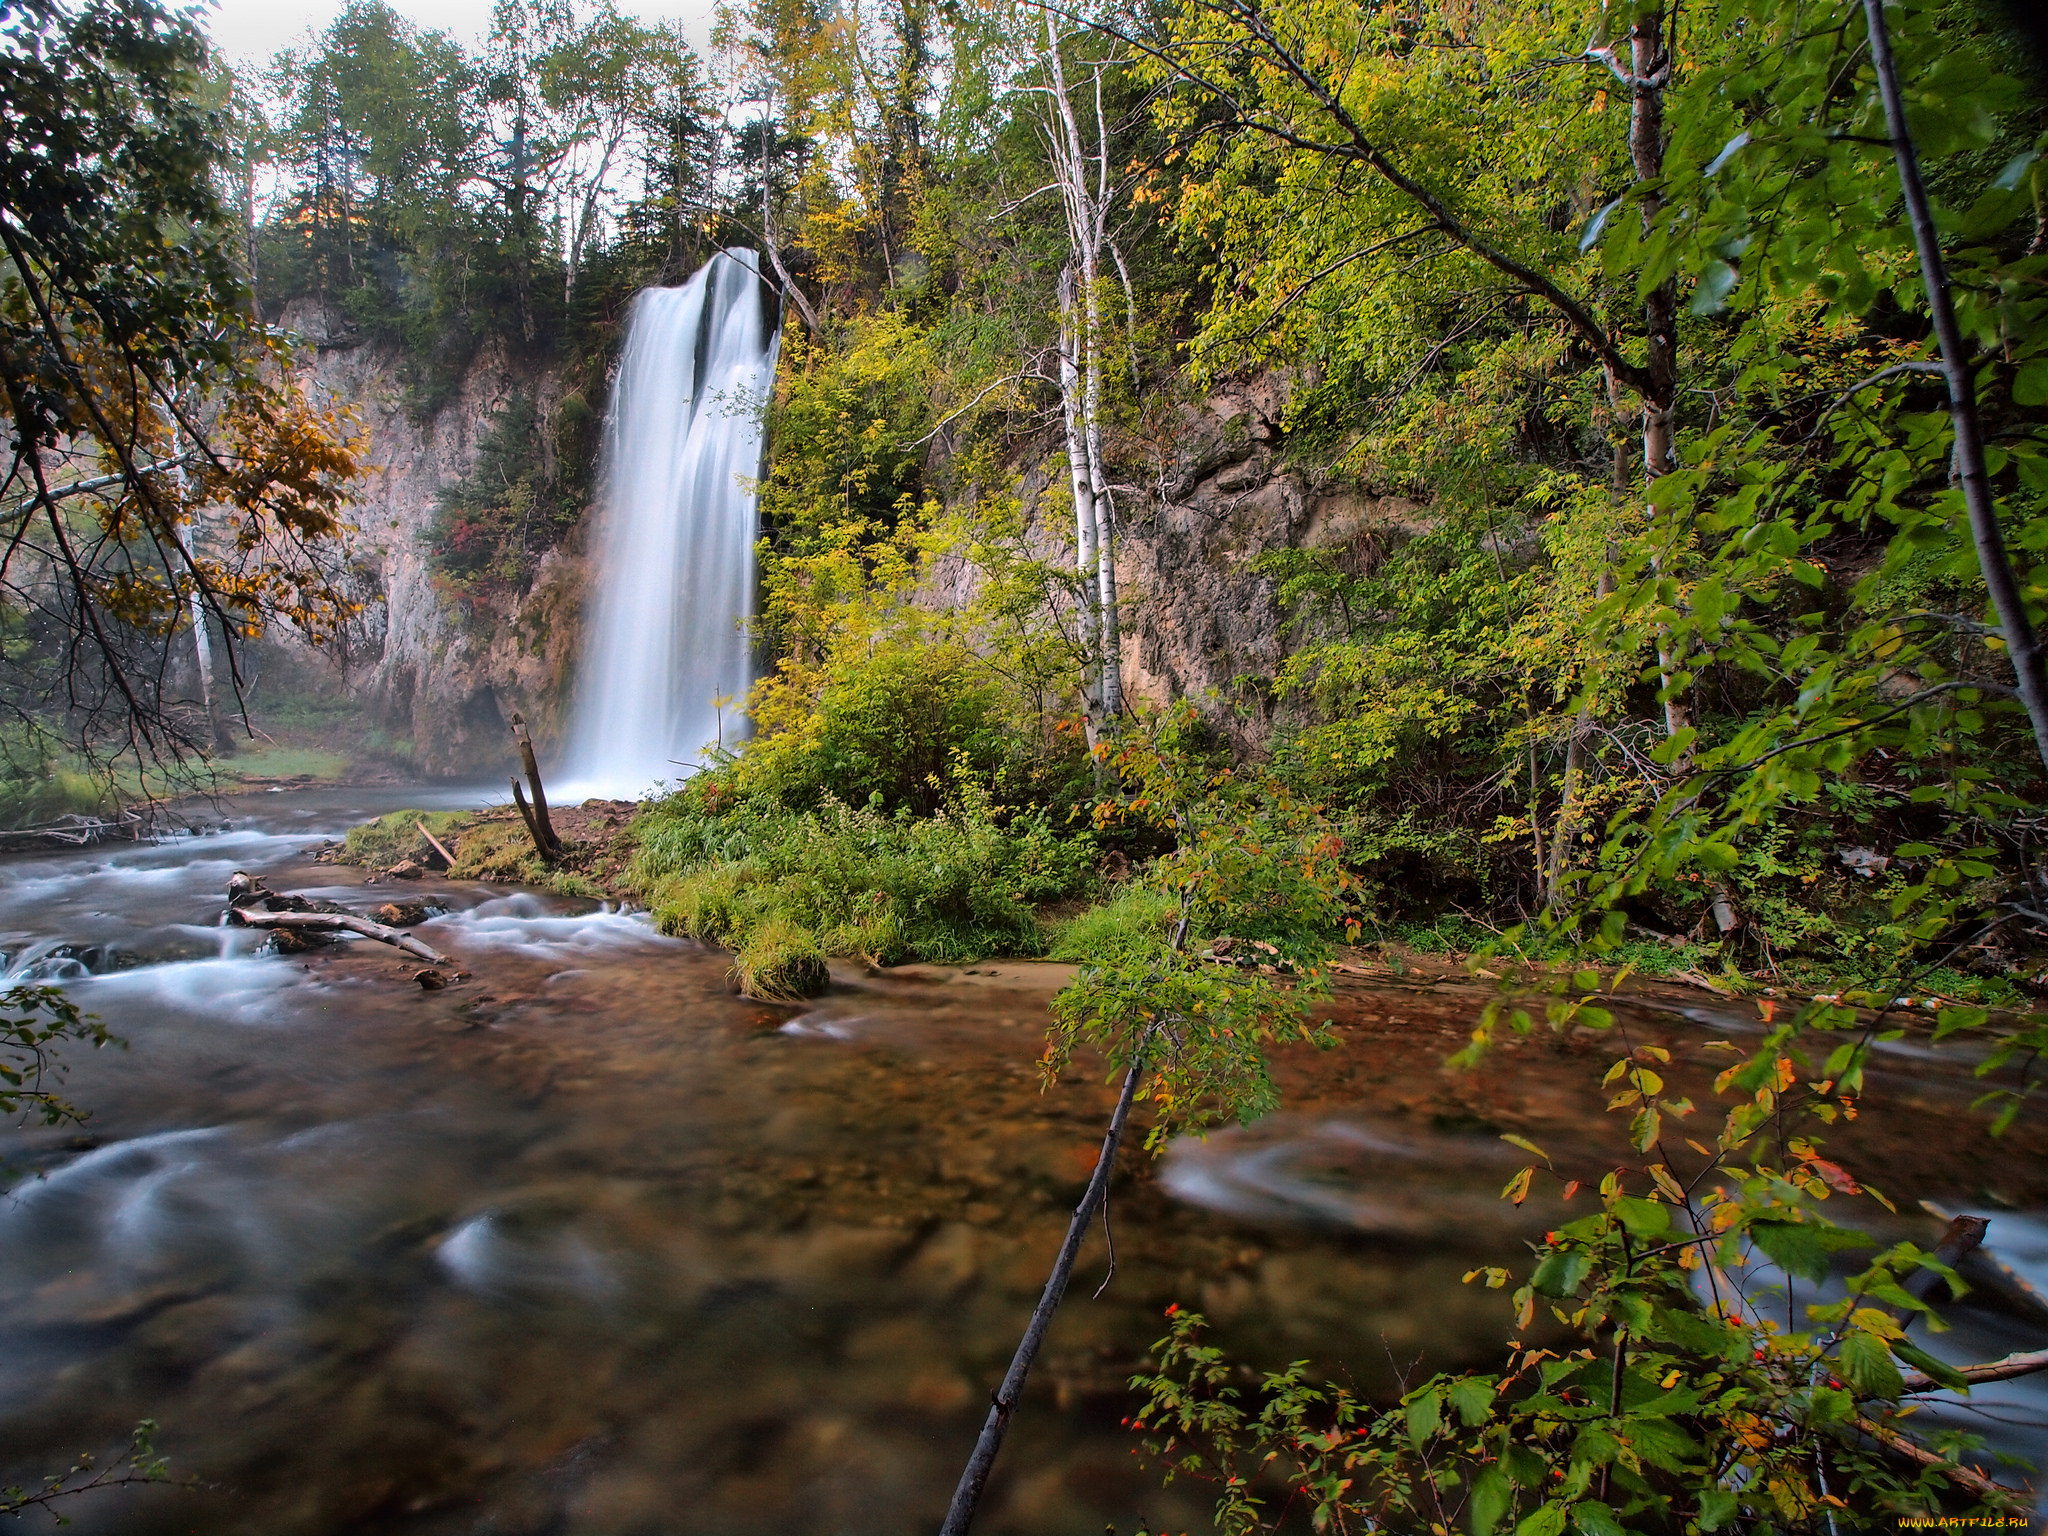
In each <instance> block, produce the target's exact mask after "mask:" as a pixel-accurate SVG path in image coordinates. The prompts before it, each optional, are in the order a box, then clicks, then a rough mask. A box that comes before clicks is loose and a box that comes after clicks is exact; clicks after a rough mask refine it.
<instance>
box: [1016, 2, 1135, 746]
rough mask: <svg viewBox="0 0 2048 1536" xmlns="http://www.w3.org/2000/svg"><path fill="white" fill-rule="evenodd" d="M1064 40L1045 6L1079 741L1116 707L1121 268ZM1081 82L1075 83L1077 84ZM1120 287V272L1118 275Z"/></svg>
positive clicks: (1113, 189)
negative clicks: (1112, 369) (1107, 420)
mask: <svg viewBox="0 0 2048 1536" xmlns="http://www.w3.org/2000/svg"><path fill="white" fill-rule="evenodd" d="M1064 41H1065V39H1064V36H1063V35H1062V32H1061V29H1060V26H1059V24H1058V21H1057V19H1056V18H1055V16H1054V13H1053V12H1051V11H1047V12H1046V13H1045V52H1044V55H1043V66H1044V72H1045V80H1046V83H1045V84H1043V85H1041V86H1039V87H1036V89H1037V91H1038V92H1039V93H1040V94H1041V95H1042V96H1043V97H1044V99H1045V101H1046V104H1047V109H1048V110H1047V113H1046V122H1045V124H1044V135H1045V146H1046V151H1047V157H1048V159H1049V161H1050V163H1051V167H1052V173H1053V181H1052V186H1053V187H1054V188H1056V189H1057V190H1058V192H1059V196H1060V206H1061V210H1062V212H1063V213H1064V215H1065V220H1066V227H1067V241H1068V247H1069V260H1068V262H1067V264H1066V265H1065V267H1064V268H1063V269H1062V270H1061V272H1060V276H1059V282H1058V287H1057V296H1058V305H1059V384H1060V414H1061V419H1062V421H1063V423H1064V425H1065V429H1066V454H1067V470H1068V478H1069V480H1070V482H1071V483H1072V486H1073V492H1074V525H1075V526H1074V558H1075V565H1076V570H1077V571H1078V572H1079V574H1080V577H1081V581H1082V587H1083V596H1082V602H1081V614H1082V624H1081V628H1082V646H1083V650H1084V652H1085V653H1087V654H1088V656H1089V658H1090V660H1089V663H1088V666H1087V675H1086V677H1085V678H1084V683H1083V694H1084V698H1085V701H1086V706H1085V707H1086V711H1087V726H1088V740H1089V744H1090V745H1091V746H1092V745H1093V744H1094V743H1095V741H1096V740H1097V739H1098V738H1099V737H1100V736H1101V734H1102V733H1103V732H1105V731H1108V732H1111V733H1113V732H1114V731H1115V728H1116V726H1115V722H1116V721H1117V719H1118V718H1119V717H1120V716H1121V715H1122V714H1123V712H1124V694H1123V666H1122V626H1121V623H1120V616H1119V614H1118V611H1117V590H1116V500H1115V496H1114V493H1113V491H1112V489H1111V486H1110V483H1109V476H1108V474H1107V473H1106V471H1105V469H1104V466H1103V449H1102V416H1103V365H1102V359H1103V347H1104V343H1105V331H1106V327H1105V324H1104V321H1103V315H1102V293H1103V285H1104V274H1103V270H1102V269H1103V258H1104V256H1105V255H1108V256H1110V257H1111V259H1112V260H1113V261H1114V262H1115V264H1116V266H1117V269H1118V272H1119V274H1120V275H1122V274H1123V258H1122V256H1121V255H1120V254H1119V253H1117V252H1116V249H1115V243H1114V241H1112V240H1111V238H1110V232H1109V219H1110V213H1111V209H1112V207H1113V206H1114V203H1115V198H1116V193H1117V191H1118V190H1119V188H1118V186H1117V185H1116V184H1115V183H1113V182H1112V179H1111V172H1110V146H1109V124H1108V122H1107V120H1106V119H1105V117H1104V115H1103V110H1102V75H1103V70H1104V68H1105V66H1104V65H1103V64H1101V63H1093V64H1090V65H1089V66H1088V76H1087V80H1086V82H1085V84H1086V85H1087V86H1088V87H1090V88H1092V97H1093V100H1092V108H1093V110H1092V114H1091V123H1092V126H1093V128H1094V143H1093V144H1092V145H1091V144H1089V143H1088V141H1087V138H1086V136H1085V135H1084V133H1083V131H1082V125H1081V118H1080V114H1079V113H1077V112H1076V110H1075V106H1074V96H1075V91H1074V88H1073V87H1072V86H1070V85H1069V84H1068V80H1067V70H1066V63H1065V61H1064V59H1063V58H1062V57H1061V50H1062V45H1063V43H1064ZM1081 83H1082V82H1076V84H1077V85H1078V84H1081ZM1124 280H1125V284H1126V292H1128V284H1129V279H1128V277H1127V276H1125V279H1124Z"/></svg>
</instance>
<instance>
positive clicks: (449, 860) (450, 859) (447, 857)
mask: <svg viewBox="0 0 2048 1536" xmlns="http://www.w3.org/2000/svg"><path fill="white" fill-rule="evenodd" d="M413 825H414V826H416V827H418V828H419V829H420V836H421V837H424V838H425V839H426V840H427V841H428V842H429V843H431V844H433V847H434V852H436V853H438V854H439V855H441V862H442V863H444V864H446V865H447V866H448V867H449V868H450V869H453V868H454V867H455V855H454V854H452V853H450V852H449V851H448V849H447V847H446V846H445V845H444V844H443V843H442V841H441V839H439V838H438V837H436V836H434V834H433V833H431V832H429V831H428V830H427V824H426V823H425V822H424V821H417V820H416V821H414V822H413Z"/></svg>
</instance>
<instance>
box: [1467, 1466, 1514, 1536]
mask: <svg viewBox="0 0 2048 1536" xmlns="http://www.w3.org/2000/svg"><path fill="white" fill-rule="evenodd" d="M1514 1502H1515V1492H1514V1489H1513V1488H1512V1487H1510V1486H1509V1484H1508V1479H1507V1474H1506V1473H1505V1472H1503V1471H1501V1469H1500V1468H1499V1467H1487V1468H1485V1469H1484V1470H1483V1471H1481V1472H1480V1473H1479V1475H1478V1476H1477V1477H1475V1478H1473V1479H1472V1532H1473V1536H1493V1531H1494V1530H1495V1528H1497V1527H1498V1526H1499V1525H1500V1522H1501V1516H1503V1515H1505V1514H1506V1513H1507V1512H1508V1510H1509V1509H1510V1508H1512V1507H1513V1505H1514Z"/></svg>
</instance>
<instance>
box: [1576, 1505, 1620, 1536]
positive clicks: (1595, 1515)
mask: <svg viewBox="0 0 2048 1536" xmlns="http://www.w3.org/2000/svg"><path fill="white" fill-rule="evenodd" d="M1572 1524H1573V1525H1574V1526H1576V1527H1577V1528H1578V1529H1579V1530H1580V1531H1582V1532H1584V1533H1585V1536H1627V1532H1626V1531H1624V1530H1623V1529H1622V1524H1621V1522H1620V1521H1619V1520H1617V1519H1615V1517H1614V1511H1613V1510H1611V1509H1609V1508H1608V1507H1607V1506H1606V1505H1605V1504H1602V1503H1601V1502H1600V1501H1599V1500H1598V1499H1586V1500H1583V1501H1581V1502H1580V1503H1577V1504H1574V1505H1573V1506H1572Z"/></svg>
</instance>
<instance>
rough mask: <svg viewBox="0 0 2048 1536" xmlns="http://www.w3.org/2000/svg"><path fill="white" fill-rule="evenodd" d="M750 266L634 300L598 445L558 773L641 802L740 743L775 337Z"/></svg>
mask: <svg viewBox="0 0 2048 1536" xmlns="http://www.w3.org/2000/svg"><path fill="white" fill-rule="evenodd" d="M762 298H763V293H762V283H761V278H760V274H759V269H758V267H757V265H756V261H755V257H754V253H753V252H752V251H748V250H730V251H722V252H720V253H719V254H718V255H716V256H714V257H712V258H711V260H710V261H709V262H708V263H706V264H705V265H704V266H703V267H702V268H701V269H700V270H699V271H698V272H697V274H696V275H695V276H694V277H692V278H691V279H690V280H689V282H687V283H685V284H684V285H683V286H682V287H680V288H649V289H646V290H645V291H643V292H642V293H641V294H640V296H639V297H638V298H637V299H635V300H634V301H633V314H632V319H631V322H630V323H629V325H628V327H627V330H626V349H625V355H624V357H623V358H622V360H621V362H620V365H619V374H618V379H617V382H616V384H615V386H614V389H613V394H612V408H611V415H610V419H609V422H608V424H607V430H606V434H605V473H604V484H605V492H604V505H603V513H602V516H603V522H602V524H601V527H600V529H599V534H598V542H597V549H596V559H595V570H596V575H595V579H594V580H593V582H592V584H591V593H590V609H589V616H588V619H587V632H588V638H587V640H586V643H585V646H584V651H583V658H582V663H581V667H580V669H579V675H578V679H577V694H576V711H575V717H574V718H575V726H574V730H573V732H572V734H571V736H570V738H569V740H570V750H569V754H568V762H567V764H566V767H567V773H568V777H569V778H570V779H571V780H572V781H573V784H572V786H570V788H571V790H572V791H574V792H580V793H583V794H614V795H640V794H644V793H646V792H647V791H648V790H649V789H651V788H653V787H654V786H655V785H657V784H660V783H662V782H664V781H666V780H671V779H678V778H682V777H685V776H687V775H688V774H689V773H690V772H691V771H693V769H694V768H695V767H696V766H697V765H698V764H700V763H701V762H702V760H703V759H702V751H703V748H704V747H705V745H706V744H707V743H711V742H714V741H723V742H725V743H728V744H730V743H731V742H732V741H733V740H735V739H736V737H737V736H739V735H740V734H742V731H743V727H742V724H741V717H740V716H739V715H738V714H737V712H736V710H735V708H734V706H735V705H736V704H737V703H738V701H740V700H743V699H744V698H745V697H746V693H747V686H748V684H749V683H750V682H751V681H752V667H751V661H750V652H751V641H750V639H749V637H748V635H747V633H746V621H747V620H748V619H749V618H750V617H752V614H753V605H754V540H755V537H756V521H757V520H756V509H755V494H754V489H753V481H754V479H755V478H756V477H757V476H758V475H759V474H760V472H761V449H762V427H763V418H764V416H765V412H766V406H767V398H768V392H769V389H770V387H771V384H772V382H773V379H774V373H775V353H776V346H777V342H778V339H779V333H777V332H776V331H775V330H774V329H773V328H772V326H771V324H770V323H769V320H768V318H767V314H766V312H765V309H764V305H763V303H762Z"/></svg>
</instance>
